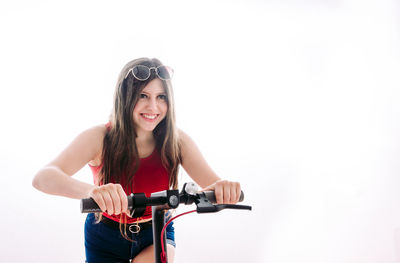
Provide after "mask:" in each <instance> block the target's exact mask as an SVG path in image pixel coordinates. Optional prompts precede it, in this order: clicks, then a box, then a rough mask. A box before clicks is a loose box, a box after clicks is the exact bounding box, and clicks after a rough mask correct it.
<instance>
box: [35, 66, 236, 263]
mask: <svg viewBox="0 0 400 263" xmlns="http://www.w3.org/2000/svg"><path fill="white" fill-rule="evenodd" d="M172 73H173V71H172V69H171V68H169V67H167V66H164V65H162V63H161V62H160V61H159V60H157V59H148V58H141V59H136V60H133V61H131V62H129V63H128V64H127V65H126V66H125V67H124V68H123V69H122V71H121V73H120V76H119V78H118V82H117V85H116V90H115V95H114V106H113V111H112V114H111V117H110V120H109V122H108V123H107V124H105V125H104V124H103V125H99V126H95V127H93V128H90V129H88V130H86V131H84V132H82V133H81V134H80V135H78V136H77V137H76V138H75V140H74V141H73V142H72V143H71V144H70V145H69V146H68V147H67V148H66V149H65V150H64V151H63V152H61V154H60V155H59V156H58V157H56V158H55V159H54V160H53V161H52V162H50V163H49V164H48V165H46V166H45V167H44V168H42V169H41V170H40V171H39V172H38V173H37V174H36V176H35V177H34V179H33V186H34V187H35V188H37V189H39V190H40V191H43V192H45V193H48V194H54V195H61V196H66V197H70V198H76V199H82V198H88V197H92V198H93V199H94V200H95V201H96V203H97V204H98V205H99V207H100V208H101V210H102V211H103V213H102V215H100V216H97V217H95V216H94V215H93V214H89V215H88V217H87V219H86V223H85V250H86V260H87V262H89V263H92V262H95V263H99V262H130V260H131V259H132V262H135V263H138V262H154V258H153V257H154V252H153V249H154V248H153V245H152V244H153V236H152V228H151V209H150V208H148V209H146V211H145V212H144V214H143V216H142V217H140V218H131V217H129V216H127V213H128V208H127V207H128V205H127V195H129V194H130V193H143V192H144V193H145V194H146V196H150V194H151V193H153V192H158V191H162V190H167V189H177V187H178V180H177V175H178V168H179V165H182V167H183V168H184V169H185V171H186V172H187V173H188V174H189V175H190V177H191V178H192V179H193V180H194V181H195V182H196V183H197V184H199V185H200V186H201V187H203V188H205V189H207V190H215V194H216V198H217V202H218V203H236V202H237V201H238V199H239V196H240V184H239V183H237V182H230V181H226V180H221V179H220V178H219V177H218V176H217V175H216V174H215V173H214V172H213V170H212V169H211V168H210V167H209V165H208V164H207V163H206V161H205V159H204V158H203V156H202V155H201V153H200V151H199V149H198V148H197V146H196V145H195V143H194V142H193V141H192V139H191V138H190V137H189V136H188V135H187V134H185V133H184V132H183V131H181V130H178V129H177V128H176V124H175V111H174V99H173V92H172V86H171V81H170V80H171V77H172ZM86 164H88V165H89V166H90V168H91V169H92V171H93V175H94V182H95V184H94V185H91V184H87V183H84V182H81V181H78V180H76V179H74V178H72V175H73V174H75V173H76V172H77V171H78V170H80V169H81V168H82V167H83V166H85V165H86ZM96 218H97V220H96ZM138 226H139V227H138ZM139 228H140V230H139ZM167 243H168V244H167V254H168V260H169V262H173V258H174V249H175V242H174V228H173V226H172V225H171V226H168V228H167Z"/></svg>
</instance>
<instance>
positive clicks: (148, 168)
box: [89, 150, 169, 223]
mask: <svg viewBox="0 0 400 263" xmlns="http://www.w3.org/2000/svg"><path fill="white" fill-rule="evenodd" d="M89 167H90V168H91V169H92V172H93V176H94V181H95V182H96V181H97V175H98V173H99V172H100V170H101V167H102V165H100V166H91V165H89ZM168 181H169V173H168V171H167V170H166V169H165V168H164V166H163V165H162V162H161V156H160V154H159V152H158V151H157V150H154V151H153V153H152V154H151V155H150V156H148V157H146V158H141V159H140V164H139V169H138V170H137V172H136V173H135V175H134V176H133V180H132V184H131V185H130V187H124V190H125V193H126V194H127V195H129V194H131V193H145V195H146V196H147V197H150V195H151V193H154V192H159V191H163V190H167V189H169V186H168ZM103 216H105V217H108V218H110V219H112V220H114V221H117V222H119V221H120V215H109V214H107V213H103ZM148 218H151V207H147V208H146V211H145V213H144V215H143V217H141V218H139V219H148ZM139 219H138V218H130V217H128V222H127V223H134V222H136V221H138V220H139Z"/></svg>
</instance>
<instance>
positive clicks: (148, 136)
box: [136, 131, 154, 147]
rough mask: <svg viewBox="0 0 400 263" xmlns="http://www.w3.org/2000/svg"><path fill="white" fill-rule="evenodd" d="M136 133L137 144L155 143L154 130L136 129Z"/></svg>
mask: <svg viewBox="0 0 400 263" xmlns="http://www.w3.org/2000/svg"><path fill="white" fill-rule="evenodd" d="M136 135H137V137H136V145H137V146H138V147H140V146H146V145H152V144H154V136H153V132H151V131H136Z"/></svg>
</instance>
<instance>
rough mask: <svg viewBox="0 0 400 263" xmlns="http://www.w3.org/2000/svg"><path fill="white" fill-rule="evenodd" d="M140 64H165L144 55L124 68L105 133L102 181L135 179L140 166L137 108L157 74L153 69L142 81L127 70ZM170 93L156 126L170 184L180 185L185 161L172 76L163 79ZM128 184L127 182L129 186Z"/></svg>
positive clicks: (162, 159) (153, 65)
mask: <svg viewBox="0 0 400 263" xmlns="http://www.w3.org/2000/svg"><path fill="white" fill-rule="evenodd" d="M136 65H144V66H148V67H157V66H160V65H162V63H161V62H160V61H159V60H158V59H155V58H153V59H149V58H140V59H136V60H133V61H131V62H129V63H127V64H126V65H125V67H124V68H123V69H122V71H121V73H120V75H119V77H118V81H117V85H116V89H115V94H114V106H113V111H112V114H111V118H110V123H111V125H110V126H111V127H110V129H109V130H108V131H107V133H106V135H105V136H104V141H103V153H102V157H103V158H102V161H103V166H102V169H101V171H100V174H99V182H98V183H100V184H107V183H111V182H112V183H121V182H122V178H123V177H124V179H126V180H124V181H125V182H126V184H128V185H129V184H130V183H131V182H132V179H133V176H134V175H135V172H136V171H137V169H138V167H139V161H140V159H139V154H138V150H137V146H136V140H135V139H136V136H137V135H136V132H135V123H134V121H133V109H134V107H135V105H136V103H137V101H138V98H139V96H140V94H141V92H142V90H143V89H144V87H145V86H146V85H147V84H148V83H149V82H150V81H151V80H153V79H155V78H157V75H156V74H155V72H154V71H153V70H152V71H151V75H150V77H149V79H147V80H145V81H140V80H138V79H136V78H135V77H134V76H133V75H132V74H128V76H127V77H126V78H125V76H126V74H127V72H128V71H129V70H130V69H131V68H132V67H134V66H136ZM161 81H162V83H163V86H164V89H165V93H166V96H167V100H166V101H167V104H168V110H167V114H166V116H165V118H164V119H163V120H162V121H161V122H160V123H159V124H158V125H157V127H156V128H155V129H154V130H153V135H154V138H155V140H156V148H157V150H158V151H159V152H160V155H161V161H162V163H163V165H164V167H165V168H166V169H167V171H168V172H169V173H170V178H169V187H170V189H177V187H178V178H177V175H178V168H179V164H180V163H181V156H180V146H179V140H178V132H177V127H176V124H175V122H176V120H175V107H174V96H173V91H172V85H171V81H170V80H161ZM128 185H125V186H128Z"/></svg>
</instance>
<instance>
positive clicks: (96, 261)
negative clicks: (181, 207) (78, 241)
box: [85, 214, 176, 263]
mask: <svg viewBox="0 0 400 263" xmlns="http://www.w3.org/2000/svg"><path fill="white" fill-rule="evenodd" d="M128 232H129V231H128ZM166 236H167V244H171V245H173V246H174V247H175V246H176V244H175V232H174V227H173V222H171V223H170V224H169V225H168V226H167V229H166ZM128 237H129V238H130V239H132V240H133V241H135V242H131V241H129V240H126V239H125V238H124V237H123V236H122V235H121V232H120V231H119V229H114V228H112V227H110V226H108V225H106V224H104V223H102V222H99V223H96V219H95V215H94V214H88V216H87V218H86V222H85V252H86V262H88V263H105V262H107V263H110V262H115V263H128V262H130V261H129V260H130V259H133V258H134V257H135V256H137V255H138V254H139V253H140V252H141V251H142V250H143V249H144V248H146V247H148V246H150V245H152V244H153V229H152V228H151V227H148V228H145V229H143V230H140V232H139V233H137V234H133V233H129V234H128Z"/></svg>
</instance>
